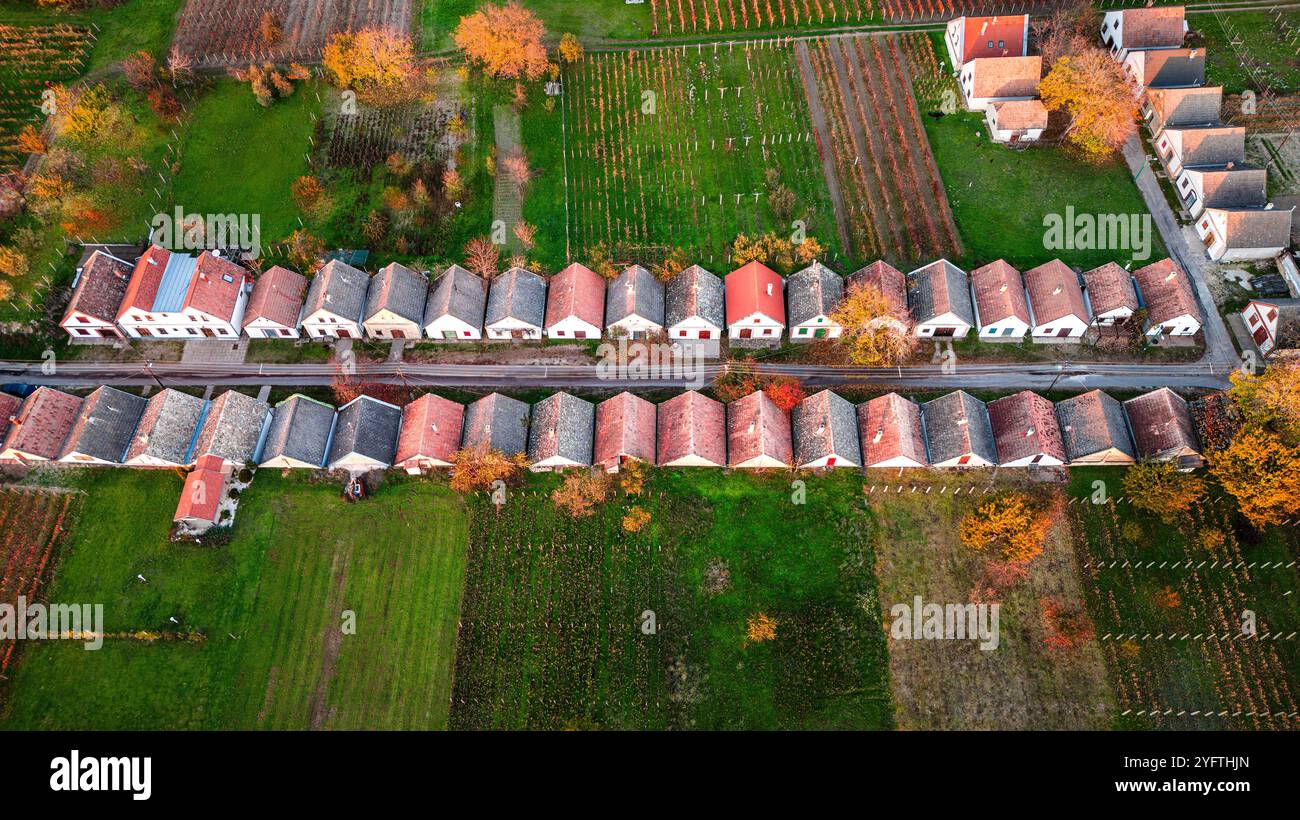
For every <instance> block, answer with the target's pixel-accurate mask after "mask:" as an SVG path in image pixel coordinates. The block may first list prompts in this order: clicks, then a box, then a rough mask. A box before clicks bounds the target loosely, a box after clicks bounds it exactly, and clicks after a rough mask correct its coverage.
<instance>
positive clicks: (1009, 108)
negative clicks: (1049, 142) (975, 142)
mask: <svg viewBox="0 0 1300 820" xmlns="http://www.w3.org/2000/svg"><path fill="white" fill-rule="evenodd" d="M984 121H985V122H986V123H988V126H989V134H990V135H991V136H992V137H993V141H994V142H1005V143H1010V144H1016V143H1022V142H1038V141H1039V140H1040V139H1042V137H1043V132H1044V131H1046V130H1047V107H1046V106H1045V105H1043V101H1042V100H1007V101H1006V102H995V103H993V104H991V105H990V106H989V107H988V109H987V110H986V111H985V112H984Z"/></svg>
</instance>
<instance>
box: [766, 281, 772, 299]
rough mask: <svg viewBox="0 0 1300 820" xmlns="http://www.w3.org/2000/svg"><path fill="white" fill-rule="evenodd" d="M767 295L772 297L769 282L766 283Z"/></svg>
mask: <svg viewBox="0 0 1300 820" xmlns="http://www.w3.org/2000/svg"><path fill="white" fill-rule="evenodd" d="M767 295H768V296H771V295H772V283H771V282H768V283H767Z"/></svg>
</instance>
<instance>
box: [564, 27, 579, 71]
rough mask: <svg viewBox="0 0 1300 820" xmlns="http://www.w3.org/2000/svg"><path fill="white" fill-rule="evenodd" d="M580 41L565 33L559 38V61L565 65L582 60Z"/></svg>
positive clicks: (574, 36)
mask: <svg viewBox="0 0 1300 820" xmlns="http://www.w3.org/2000/svg"><path fill="white" fill-rule="evenodd" d="M582 55H583V49H582V41H581V40H579V39H578V38H577V36H576V35H574V34H571V33H569V32H567V31H566V32H565V33H564V35H563V36H562V37H560V59H561V60H564V62H566V63H570V64H572V63H576V62H578V61H580V60H581V59H582Z"/></svg>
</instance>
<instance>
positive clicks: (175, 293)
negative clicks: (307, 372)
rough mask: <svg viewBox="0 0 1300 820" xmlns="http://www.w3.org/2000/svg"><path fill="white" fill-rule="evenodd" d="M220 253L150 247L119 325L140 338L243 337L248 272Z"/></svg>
mask: <svg viewBox="0 0 1300 820" xmlns="http://www.w3.org/2000/svg"><path fill="white" fill-rule="evenodd" d="M217 253H218V252H216V251H204V252H203V253H201V254H199V255H198V256H197V257H194V256H190V255H189V254H184V253H175V252H172V251H168V250H166V249H165V248H160V247H158V246H157V245H153V246H151V247H150V248H149V250H147V251H145V253H144V256H141V257H140V259H139V261H138V262H136V265H135V272H134V273H133V274H132V275H131V282H130V284H128V285H127V288H126V295H125V297H124V298H123V299H122V305H121V307H120V308H119V309H118V312H117V324H118V326H119V327H121V328H122V330H124V331H126V334H127V335H128V336H130V337H132V338H135V339H139V338H151V337H158V338H166V339H170V338H191V339H193V338H204V337H206V338H216V339H235V338H238V336H239V331H240V328H242V327H243V320H244V310H245V307H246V306H247V304H248V291H249V287H248V273H247V271H245V270H244V269H243V268H241V267H240V266H239V265H236V264H235V263H234V262H231V261H230V260H228V259H226V258H224V257H221V256H218V255H217Z"/></svg>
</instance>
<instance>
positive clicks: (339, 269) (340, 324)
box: [302, 259, 370, 339]
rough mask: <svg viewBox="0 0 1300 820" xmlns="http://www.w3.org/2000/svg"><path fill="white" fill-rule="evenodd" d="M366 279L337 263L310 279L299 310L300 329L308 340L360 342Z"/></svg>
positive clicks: (331, 262) (348, 266) (363, 274)
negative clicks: (304, 299) (301, 314)
mask: <svg viewBox="0 0 1300 820" xmlns="http://www.w3.org/2000/svg"><path fill="white" fill-rule="evenodd" d="M369 286H370V277H369V276H368V275H366V272H365V271H363V270H358V269H357V268H354V267H352V266H351V265H348V264H345V263H343V262H341V261H339V260H338V259H332V260H330V261H329V262H327V263H325V266H324V267H322V268H321V269H320V270H319V271H317V272H316V275H315V276H314V277H312V280H311V287H309V288H308V289H307V302H306V304H305V305H303V309H302V313H303V316H302V329H303V330H304V331H306V332H307V335H308V336H309V337H310V338H312V339H360V338H362V336H363V335H364V332H363V331H362V329H361V319H362V314H363V313H365V310H366V292H367V290H368V288H369Z"/></svg>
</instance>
